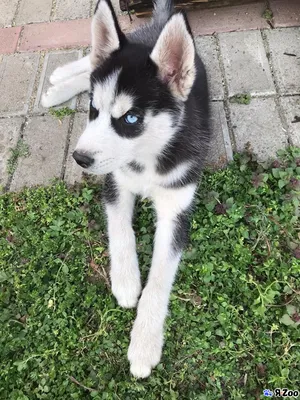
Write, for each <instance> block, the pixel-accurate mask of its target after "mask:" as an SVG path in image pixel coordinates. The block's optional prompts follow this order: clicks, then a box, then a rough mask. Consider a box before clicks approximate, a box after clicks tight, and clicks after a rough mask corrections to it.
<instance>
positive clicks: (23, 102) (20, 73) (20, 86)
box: [0, 53, 40, 116]
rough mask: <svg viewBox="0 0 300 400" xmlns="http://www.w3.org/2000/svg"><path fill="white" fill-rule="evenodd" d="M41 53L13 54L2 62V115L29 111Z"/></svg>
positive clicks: (0, 91)
mask: <svg viewBox="0 0 300 400" xmlns="http://www.w3.org/2000/svg"><path fill="white" fill-rule="evenodd" d="M39 58H40V56H39V54H37V53H35V54H30V53H28V54H11V55H7V56H4V57H3V59H2V62H1V64H0V70H2V73H1V77H0V78H1V79H0V93H1V96H0V115H1V116H13V115H24V114H26V113H27V111H28V106H29V101H30V97H31V94H32V90H33V86H34V82H35V76H36V73H37V69H38V64H39Z"/></svg>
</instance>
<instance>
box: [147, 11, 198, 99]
mask: <svg viewBox="0 0 300 400" xmlns="http://www.w3.org/2000/svg"><path fill="white" fill-rule="evenodd" d="M150 58H151V59H152V61H154V63H155V64H156V65H157V67H158V71H159V77H160V79H161V80H162V81H163V82H165V83H167V84H168V85H169V88H170V90H171V92H172V93H173V95H174V96H176V97H177V98H179V99H180V100H183V101H185V100H186V99H187V98H188V95H189V93H190V91H191V88H192V86H193V83H194V81H195V76H196V67H195V46H194V40H193V37H192V34H191V30H190V27H189V26H188V22H187V20H186V18H185V16H184V14H182V13H177V14H174V15H173V16H172V17H171V18H170V19H169V21H168V22H167V24H166V26H165V27H164V28H163V30H162V32H161V34H160V36H159V38H158V40H157V42H156V44H155V46H154V49H153V50H152V53H151V55H150Z"/></svg>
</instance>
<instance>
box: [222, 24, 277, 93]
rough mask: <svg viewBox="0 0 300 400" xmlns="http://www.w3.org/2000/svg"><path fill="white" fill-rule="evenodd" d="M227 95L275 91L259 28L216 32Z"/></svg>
mask: <svg viewBox="0 0 300 400" xmlns="http://www.w3.org/2000/svg"><path fill="white" fill-rule="evenodd" d="M219 40H220V48H221V52H222V57H223V63H224V68H225V74H226V79H227V83H228V89H229V96H230V97H231V96H234V95H236V94H238V93H251V94H252V95H271V94H275V86H274V83H273V79H272V74H271V70H270V67H269V64H268V59H267V56H266V52H265V49H264V45H263V40H262V37H261V34H260V32H259V31H250V32H234V33H222V34H220V35H219Z"/></svg>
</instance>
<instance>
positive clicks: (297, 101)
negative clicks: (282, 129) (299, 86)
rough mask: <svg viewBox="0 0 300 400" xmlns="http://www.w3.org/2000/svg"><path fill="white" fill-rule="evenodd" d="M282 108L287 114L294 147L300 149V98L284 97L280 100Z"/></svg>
mask: <svg viewBox="0 0 300 400" xmlns="http://www.w3.org/2000/svg"><path fill="white" fill-rule="evenodd" d="M280 101H281V105H282V108H283V109H284V111H285V114H286V121H287V124H288V129H289V137H290V140H291V142H292V145H293V146H299V147H300V121H298V122H297V120H298V119H297V117H298V118H300V96H291V97H290V96H289V97H282V98H281V99H280Z"/></svg>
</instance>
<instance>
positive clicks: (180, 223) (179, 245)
mask: <svg viewBox="0 0 300 400" xmlns="http://www.w3.org/2000/svg"><path fill="white" fill-rule="evenodd" d="M189 215H190V211H183V212H182V213H180V214H178V215H177V218H176V227H175V231H174V235H173V243H172V247H173V250H174V252H175V253H179V252H181V251H182V250H183V249H184V247H185V246H186V245H187V243H188V240H189V229H190V221H189Z"/></svg>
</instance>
